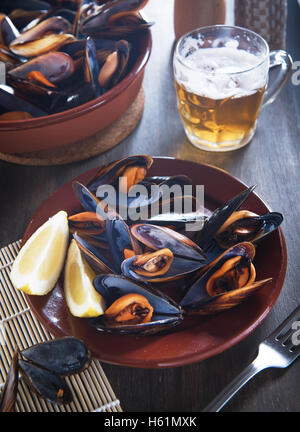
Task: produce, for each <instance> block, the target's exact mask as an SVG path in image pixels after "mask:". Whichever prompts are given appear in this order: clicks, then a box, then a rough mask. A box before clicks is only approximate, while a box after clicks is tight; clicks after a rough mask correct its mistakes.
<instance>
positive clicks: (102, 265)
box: [73, 233, 119, 274]
mask: <svg viewBox="0 0 300 432" xmlns="http://www.w3.org/2000/svg"><path fill="white" fill-rule="evenodd" d="M73 238H74V239H75V241H76V244H77V246H78V247H79V249H80V251H81V252H82V253H83V255H84V257H85V259H86V260H87V261H88V263H89V264H90V266H91V267H92V268H93V269H94V270H95V271H96V272H98V273H107V274H108V273H118V271H119V268H118V266H117V265H115V263H114V262H113V261H112V260H110V259H109V257H107V251H106V250H104V249H103V248H101V247H99V246H98V245H95V242H94V241H93V239H89V238H87V237H83V236H79V235H78V234H76V233H75V234H73Z"/></svg>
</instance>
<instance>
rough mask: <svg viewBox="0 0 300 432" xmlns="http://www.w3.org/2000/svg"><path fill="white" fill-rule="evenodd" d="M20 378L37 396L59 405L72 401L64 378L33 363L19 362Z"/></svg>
mask: <svg viewBox="0 0 300 432" xmlns="http://www.w3.org/2000/svg"><path fill="white" fill-rule="evenodd" d="M19 365H20V369H21V372H22V378H24V380H25V382H26V383H27V384H28V385H29V387H30V388H31V389H33V390H34V391H35V392H36V393H37V394H38V395H39V396H42V397H43V398H45V399H46V400H48V401H49V402H52V403H57V404H59V405H62V404H68V403H70V402H71V401H72V393H71V391H70V388H69V387H68V385H67V383H66V381H65V380H64V378H62V377H61V376H59V375H56V374H54V373H52V372H49V371H47V370H45V369H42V368H40V367H39V366H36V365H34V364H33V363H30V362H27V361H24V360H20V361H19Z"/></svg>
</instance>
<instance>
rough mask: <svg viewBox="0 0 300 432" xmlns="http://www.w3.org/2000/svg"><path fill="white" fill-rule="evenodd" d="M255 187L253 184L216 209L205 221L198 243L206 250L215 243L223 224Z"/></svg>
mask: <svg viewBox="0 0 300 432" xmlns="http://www.w3.org/2000/svg"><path fill="white" fill-rule="evenodd" d="M254 189H255V186H252V187H250V188H248V189H246V190H244V191H243V192H241V193H240V194H239V195H237V196H236V197H234V198H232V199H231V200H230V201H228V202H227V203H226V204H224V205H223V206H222V207H219V208H218V209H216V210H215V211H214V212H213V213H212V215H211V216H210V217H209V218H208V219H207V220H206V221H205V224H204V226H203V228H202V230H201V231H199V234H198V238H197V244H198V245H199V246H200V247H201V248H202V249H203V250H204V252H206V251H207V250H208V249H209V248H210V247H212V246H214V244H215V241H214V239H215V235H216V233H217V231H218V230H219V229H220V228H221V226H222V225H223V224H224V223H225V222H226V220H227V219H228V218H229V216H231V214H232V213H233V212H235V211H236V210H238V209H239V208H240V207H241V206H242V204H243V203H244V202H245V201H246V199H247V198H248V197H249V196H250V194H251V193H252V192H253V190H254Z"/></svg>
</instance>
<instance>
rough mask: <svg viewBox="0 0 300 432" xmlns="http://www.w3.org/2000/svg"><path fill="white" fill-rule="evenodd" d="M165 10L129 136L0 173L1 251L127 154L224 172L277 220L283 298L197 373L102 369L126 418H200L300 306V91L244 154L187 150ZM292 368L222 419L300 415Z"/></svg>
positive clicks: (257, 383) (279, 107) (299, 18)
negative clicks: (76, 185) (75, 184)
mask: <svg viewBox="0 0 300 432" xmlns="http://www.w3.org/2000/svg"><path fill="white" fill-rule="evenodd" d="M288 3H289V17H288V37H287V48H288V50H289V52H290V53H291V54H292V56H293V59H294V60H295V61H296V60H297V59H299V60H300V40H299V39H300V35H299V31H298V29H299V23H300V8H299V7H298V5H297V2H296V0H288ZM172 8H173V1H172V0H164V1H163V2H161V1H160V0H151V2H150V4H149V5H148V6H147V8H146V12H147V17H148V19H150V20H151V21H152V20H153V21H155V22H156V25H155V27H154V28H153V42H154V45H153V52H152V56H151V60H150V63H149V65H148V68H147V71H146V76H145V81H144V88H145V91H146V105H145V111H144V115H143V118H142V121H141V123H140V124H139V126H138V127H137V129H136V130H135V132H134V133H133V134H132V135H131V136H130V137H129V138H128V139H126V140H125V141H123V142H122V143H121V144H120V145H119V146H117V147H115V148H114V149H113V150H111V151H109V152H107V153H105V154H103V155H101V156H99V157H95V158H93V159H90V160H88V161H85V162H81V163H76V164H72V165H67V166H58V167H43V168H37V167H22V166H17V165H13V164H9V163H4V162H3V163H0V185H1V189H0V199H1V211H0V226H1V237H0V246H1V247H2V246H5V245H6V244H8V243H10V242H12V241H14V240H17V239H19V238H20V237H21V236H22V234H23V232H24V229H25V227H26V225H27V223H28V222H29V220H30V218H31V216H32V214H33V213H34V212H35V211H36V210H37V208H38V207H39V206H40V205H41V203H42V202H43V201H44V200H45V199H47V197H48V196H49V195H50V194H51V193H52V192H54V191H55V190H56V189H57V188H59V187H60V186H61V185H63V184H64V183H65V182H66V181H68V180H70V179H72V178H73V177H75V176H76V175H78V174H80V173H82V172H84V171H86V170H88V169H91V168H93V167H96V166H98V165H101V164H103V163H107V162H109V161H112V160H115V159H119V158H120V157H123V156H125V155H128V154H136V153H151V154H152V155H163V156H174V157H178V158H182V159H189V160H193V161H199V162H204V163H210V164H213V165H216V166H218V167H222V168H224V169H225V170H227V171H229V172H230V173H231V174H233V175H235V176H237V177H238V178H240V179H241V180H242V181H243V182H245V183H246V184H258V188H257V193H258V194H259V195H260V196H261V198H262V199H263V200H265V201H266V202H267V204H268V205H269V206H270V207H271V208H273V209H275V210H277V211H281V212H282V213H283V214H284V215H285V222H284V225H283V230H284V234H285V237H286V241H287V247H288V255H289V262H288V270H287V276H286V281H285V284H284V287H283V290H282V293H281V295H280V297H279V299H278V301H277V303H276V305H275V307H274V308H273V310H272V312H271V313H270V314H269V315H268V317H267V319H266V320H265V321H264V322H263V324H262V325H261V326H260V327H259V328H258V329H257V330H256V331H255V332H254V333H252V334H251V335H250V336H249V337H247V338H246V339H245V340H243V341H242V342H240V343H239V344H238V345H236V346H235V347H233V348H231V349H229V350H228V351H226V352H224V353H222V354H220V355H218V356H216V357H214V358H211V359H209V360H206V361H202V362H201V363H198V364H194V365H190V366H186V367H180V368H173V369H164V370H135V369H131V368H123V367H117V366H111V365H106V364H104V365H103V366H104V369H105V372H106V373H107V376H108V378H109V379H110V381H111V383H112V386H113V388H114V390H115V392H116V394H117V395H118V397H119V398H120V400H121V402H122V406H123V409H124V410H125V411H148V412H159V411H160V412H161V411H169V412H176V411H193V412H197V411H201V410H202V409H203V408H204V406H205V405H206V404H207V403H208V402H210V401H211V399H213V398H214V397H215V396H216V394H217V393H218V392H219V391H220V390H222V388H223V387H224V386H225V385H226V384H227V383H228V382H229V381H230V380H231V379H232V378H233V377H235V375H237V374H238V373H239V372H240V371H241V370H242V369H243V368H244V367H245V366H246V365H247V363H248V362H249V361H252V359H253V357H254V355H255V352H256V348H257V345H258V343H259V342H260V341H261V340H263V339H264V338H265V337H266V336H267V335H268V334H269V333H270V332H271V331H272V330H273V329H274V328H275V327H276V326H277V325H278V324H279V323H280V322H281V321H282V320H283V319H284V318H285V317H286V316H287V315H288V314H289V313H290V312H291V311H292V310H293V309H294V308H295V307H296V306H297V305H298V304H299V303H300V216H299V215H300V192H299V176H300V140H299V136H300V130H299V129H300V124H299V123H300V87H297V86H294V85H292V83H291V82H289V83H288V85H287V86H286V88H285V89H284V90H283V92H282V93H281V94H280V96H279V97H278V99H277V100H276V101H275V102H274V103H273V104H272V105H270V106H268V107H266V108H265V109H264V110H263V112H262V113H261V115H260V118H259V124H258V130H257V133H256V135H255V137H254V139H253V141H252V143H251V144H250V145H248V146H247V147H246V148H244V149H242V150H239V151H236V152H232V153H227V154H213V153H211V154H210V153H206V152H202V151H199V150H197V149H195V148H194V147H193V146H192V145H191V144H189V142H188V141H187V140H186V138H185V136H184V132H183V129H182V126H181V123H180V120H179V117H178V113H177V110H176V103H175V91H174V87H173V81H172V48H173V42H174V33H173V9H172ZM299 380H300V364H299V363H298V364H297V363H296V364H294V365H293V366H291V367H290V368H289V369H287V370H275V369H270V370H267V371H264V372H262V373H261V374H259V375H258V376H257V377H255V378H254V379H253V380H252V381H251V382H250V383H248V385H247V386H246V387H244V389H242V390H241V391H240V393H239V394H238V395H237V396H236V397H235V398H234V399H233V400H232V401H231V402H230V403H229V404H228V405H227V406H226V408H225V409H224V411H248V412H249V411H273V412H275V411H300V396H299Z"/></svg>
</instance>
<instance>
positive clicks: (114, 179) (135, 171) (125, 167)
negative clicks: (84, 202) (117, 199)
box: [87, 155, 153, 193]
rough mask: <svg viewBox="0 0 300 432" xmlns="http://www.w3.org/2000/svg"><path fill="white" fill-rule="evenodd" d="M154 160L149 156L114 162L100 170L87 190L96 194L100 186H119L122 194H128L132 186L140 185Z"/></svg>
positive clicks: (132, 157)
mask: <svg viewBox="0 0 300 432" xmlns="http://www.w3.org/2000/svg"><path fill="white" fill-rule="evenodd" d="M152 163H153V159H152V158H151V157H150V156H148V155H134V156H128V157H125V158H123V159H120V160H118V161H115V162H112V163H110V164H108V165H106V166H104V167H102V168H100V169H99V170H98V172H97V173H96V175H95V176H94V177H93V178H92V179H91V180H90V181H89V182H88V184H87V188H88V189H89V190H90V191H91V192H92V193H96V191H97V189H98V187H99V186H102V185H118V182H119V177H122V181H121V182H120V184H119V190H120V192H123V193H126V192H127V191H128V190H129V189H130V188H131V186H133V185H135V184H137V183H140V182H141V181H142V180H143V179H144V178H145V176H146V174H147V171H148V170H149V168H150V167H151V165H152Z"/></svg>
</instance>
